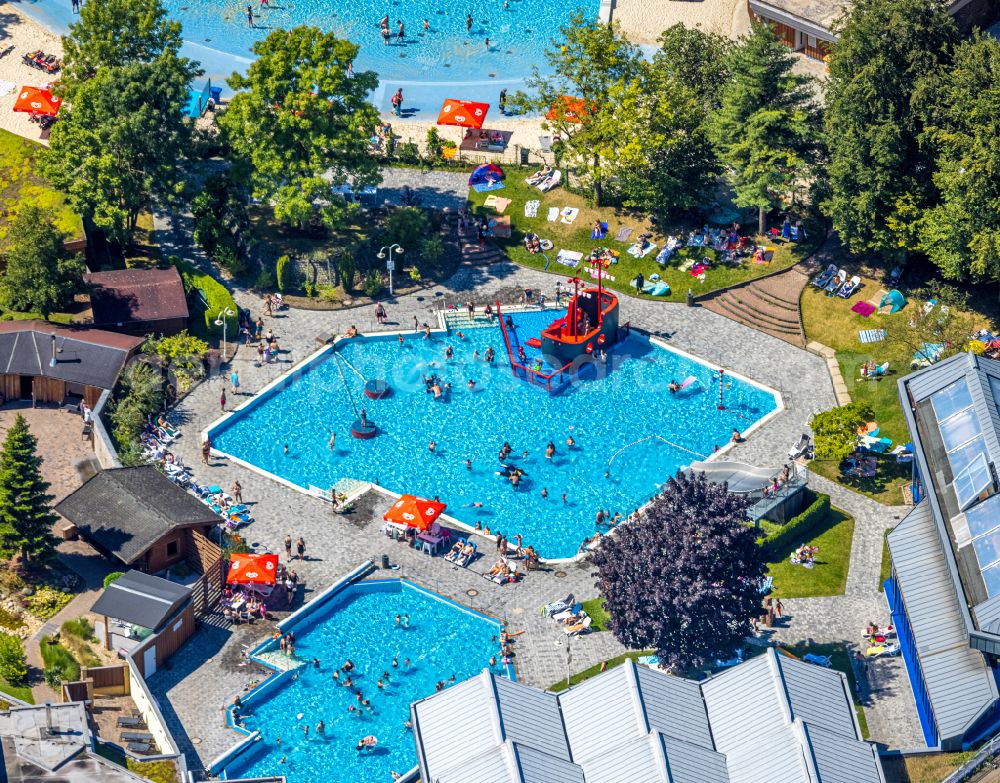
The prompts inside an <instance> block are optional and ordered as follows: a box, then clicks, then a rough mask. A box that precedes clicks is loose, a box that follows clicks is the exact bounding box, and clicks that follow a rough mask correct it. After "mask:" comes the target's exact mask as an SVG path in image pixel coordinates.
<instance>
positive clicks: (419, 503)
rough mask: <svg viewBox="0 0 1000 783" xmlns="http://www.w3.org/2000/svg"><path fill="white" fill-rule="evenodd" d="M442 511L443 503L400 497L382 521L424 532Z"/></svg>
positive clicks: (413, 497) (412, 497)
mask: <svg viewBox="0 0 1000 783" xmlns="http://www.w3.org/2000/svg"><path fill="white" fill-rule="evenodd" d="M444 509H445V505H444V503H438V502H437V501H436V500H427V499H426V498H418V497H416V496H415V495H402V496H400V498H399V500H397V501H396V502H395V503H393V504H392V507H391V508H390V509H389V510H388V511H387V512H386V514H385V516H384V517H383V519H385V521H386V522H396V523H398V524H402V525H409V526H410V527H415V528H417V529H418V530H426V529H427V528H429V527H430V526H431V522H433V521H434V520H435V519H437V518H438V517H439V516H441V512H442V511H444Z"/></svg>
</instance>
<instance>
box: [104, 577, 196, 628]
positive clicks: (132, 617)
mask: <svg viewBox="0 0 1000 783" xmlns="http://www.w3.org/2000/svg"><path fill="white" fill-rule="evenodd" d="M190 598H191V588H190V587H185V586H184V585H179V584H177V583H176V582H171V581H169V580H167V579H161V578H160V577H158V576H152V575H151V574H144V573H143V572H142V571H128V572H126V573H124V574H122V575H121V576H120V577H118V578H117V579H116V580H115V581H114V582H112V583H111V584H110V585H108V586H107V588H105V590H104V592H103V593H101V596H100V597H99V598H98V599H97V601H95V602H94V605H93V606H92V607H91V609H90V611H92V612H93V613H94V614H100V615H104V616H105V617H114V618H116V619H118V620H123V621H125V622H126V623H132V624H134V625H141V626H142V627H143V628H149V629H151V630H153V631H156V630H159V628H160V626H161V625H163V624H164V623H165V622H166V621H167V620H169V619H170V618H171V617H172V616H173V615H174V614H175V613H176V611H177V610H178V609H179V608H180V607H181V606H183V605H184V604H185V603H186V602H187V601H188V600H189V599H190Z"/></svg>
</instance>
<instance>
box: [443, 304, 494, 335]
mask: <svg viewBox="0 0 1000 783" xmlns="http://www.w3.org/2000/svg"><path fill="white" fill-rule="evenodd" d="M444 322H445V324H446V325H447V326H448V328H449V329H451V330H455V329H481V328H482V327H484V326H493V325H494V324H495V323H496V319H495V318H494V319H493V320H490V319H489V318H487V317H486V316H485V315H483V314H482V313H480V312H477V313H476V314H475V316H474V317H472V318H470V317H469V313H468V311H467V310H466V309H465V308H464V307H463V308H459V309H457V310H445V313H444Z"/></svg>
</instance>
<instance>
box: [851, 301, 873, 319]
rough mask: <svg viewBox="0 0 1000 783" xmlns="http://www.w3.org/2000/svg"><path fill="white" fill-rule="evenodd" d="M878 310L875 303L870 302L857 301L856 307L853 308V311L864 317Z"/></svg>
mask: <svg viewBox="0 0 1000 783" xmlns="http://www.w3.org/2000/svg"><path fill="white" fill-rule="evenodd" d="M875 310H876V307H875V305H873V304H870V303H869V302H855V303H854V307H852V308H851V312H852V313H857V314H858V315H860V316H861V317H862V318H867V317H868V316H870V315H871V314H872V313H874V312H875Z"/></svg>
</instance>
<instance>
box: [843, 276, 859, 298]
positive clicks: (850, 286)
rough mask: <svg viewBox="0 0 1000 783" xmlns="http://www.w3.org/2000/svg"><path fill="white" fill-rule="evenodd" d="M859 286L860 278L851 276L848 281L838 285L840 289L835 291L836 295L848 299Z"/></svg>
mask: <svg viewBox="0 0 1000 783" xmlns="http://www.w3.org/2000/svg"><path fill="white" fill-rule="evenodd" d="M860 287H861V278H860V277H858V276H857V275H855V276H854V277H852V278H851V281H850V282H849V283H845V284H844V285H842V286H841V287H840V290H839V291H837V296H839V297H840V298H841V299H850V298H851V297H852V296H853V295H854V292H855V291H857V290H858V289H859V288H860Z"/></svg>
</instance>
